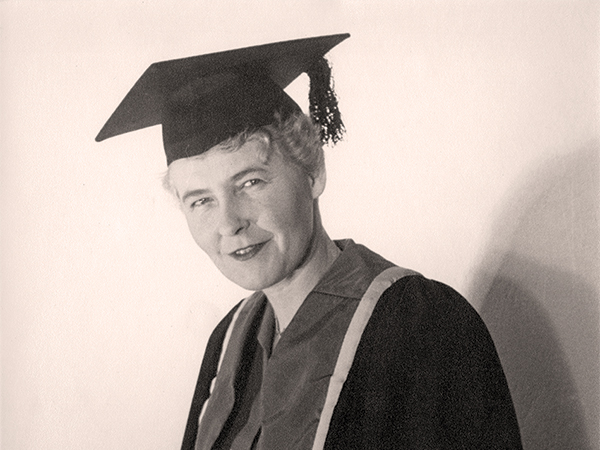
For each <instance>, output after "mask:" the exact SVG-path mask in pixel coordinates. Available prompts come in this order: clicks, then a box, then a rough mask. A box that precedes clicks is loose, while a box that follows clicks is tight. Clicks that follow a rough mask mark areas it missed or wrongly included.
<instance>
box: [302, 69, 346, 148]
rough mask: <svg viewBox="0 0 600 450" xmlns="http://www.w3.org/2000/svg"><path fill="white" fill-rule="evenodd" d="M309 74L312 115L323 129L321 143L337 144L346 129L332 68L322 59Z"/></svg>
mask: <svg viewBox="0 0 600 450" xmlns="http://www.w3.org/2000/svg"><path fill="white" fill-rule="evenodd" d="M307 74H308V77H309V78H310V90H309V94H308V97H309V100H310V106H309V110H310V115H311V117H312V119H313V120H314V121H315V123H316V124H317V125H319V126H320V127H321V141H322V142H323V143H328V142H331V143H333V144H336V143H337V142H338V141H340V140H341V139H342V136H343V134H344V132H345V131H346V129H345V128H344V123H343V122H342V116H341V114H340V110H339V109H338V101H337V97H336V96H335V92H334V90H333V78H332V77H331V67H330V66H329V63H328V62H327V60H326V59H325V58H320V59H319V60H318V61H317V62H316V63H315V64H313V65H312V67H311V68H310V69H309V70H308V71H307Z"/></svg>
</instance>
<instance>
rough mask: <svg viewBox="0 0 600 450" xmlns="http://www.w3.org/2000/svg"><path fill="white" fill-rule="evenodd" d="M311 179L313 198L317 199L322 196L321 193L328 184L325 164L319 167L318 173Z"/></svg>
mask: <svg viewBox="0 0 600 450" xmlns="http://www.w3.org/2000/svg"><path fill="white" fill-rule="evenodd" d="M310 181H311V190H312V198H313V200H316V199H318V198H319V197H320V196H321V194H322V193H323V191H324V190H325V185H326V184H327V172H326V170H325V164H322V165H321V168H320V169H319V171H318V172H317V174H316V175H315V176H313V177H311V178H310Z"/></svg>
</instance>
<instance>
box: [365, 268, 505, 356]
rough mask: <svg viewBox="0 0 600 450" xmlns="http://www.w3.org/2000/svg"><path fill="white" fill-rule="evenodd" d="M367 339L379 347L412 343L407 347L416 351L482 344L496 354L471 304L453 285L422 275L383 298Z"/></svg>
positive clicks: (407, 278)
mask: <svg viewBox="0 0 600 450" xmlns="http://www.w3.org/2000/svg"><path fill="white" fill-rule="evenodd" d="M365 338H366V339H367V340H372V341H373V342H377V343H378V345H380V343H381V342H390V343H392V342H396V343H397V342H399V341H404V342H407V343H408V342H409V343H411V345H410V346H408V347H406V346H405V347H404V348H405V349H408V348H410V349H413V350H414V351H416V352H418V351H423V349H424V348H429V349H431V350H434V349H435V351H436V352H437V351H440V352H447V351H448V350H449V349H450V347H454V348H455V349H456V348H457V347H461V346H473V345H478V346H482V347H484V348H488V350H490V351H492V352H494V353H495V350H493V349H494V345H493V342H492V340H491V337H490V335H489V332H488V330H487V327H486V326H485V324H484V322H483V320H482V319H481V317H480V316H479V314H478V313H477V311H475V309H474V308H473V307H472V306H471V304H470V303H469V302H468V301H467V300H466V299H465V298H464V297H463V296H462V295H460V294H459V293H458V292H457V291H456V290H454V289H453V288H451V287H450V286H447V285H446V284H444V283H440V282H438V281H434V280H430V279H427V278H425V277H423V276H422V275H409V276H405V277H403V278H401V279H399V280H398V281H396V282H395V283H394V284H392V286H390V287H389V288H388V289H387V290H386V291H385V292H384V293H383V294H382V295H381V297H380V299H379V302H378V304H377V306H376V307H375V310H374V311H373V314H372V316H371V319H370V321H369V324H368V326H367V329H365ZM426 353H427V354H431V353H430V352H429V351H428V352H426Z"/></svg>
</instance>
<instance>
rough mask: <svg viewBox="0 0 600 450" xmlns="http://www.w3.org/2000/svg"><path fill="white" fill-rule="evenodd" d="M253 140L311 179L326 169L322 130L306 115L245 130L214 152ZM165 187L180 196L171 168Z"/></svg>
mask: <svg viewBox="0 0 600 450" xmlns="http://www.w3.org/2000/svg"><path fill="white" fill-rule="evenodd" d="M253 140H258V141H260V142H263V143H264V149H265V152H271V151H277V152H279V154H280V155H281V156H283V157H284V158H285V159H286V160H288V161H289V162H291V163H292V164H295V165H297V166H298V167H300V168H301V169H302V170H303V171H304V172H305V173H306V174H307V175H308V176H309V177H311V178H315V177H316V176H317V175H318V174H319V172H320V171H321V170H323V166H324V163H325V156H324V153H323V144H322V142H321V135H320V129H319V127H318V126H317V125H315V124H314V122H313V121H312V120H311V119H310V117H308V116H307V115H305V114H302V113H299V114H295V115H293V116H291V117H290V118H288V119H287V120H281V119H280V118H279V117H276V120H275V122H273V123H272V124H270V125H266V126H264V127H261V128H259V129H258V130H254V131H243V132H241V133H239V134H237V135H236V136H233V137H231V138H229V139H226V140H225V141H223V142H221V143H219V144H218V145H216V146H214V147H213V148H211V149H210V150H220V151H230V152H233V151H236V150H239V149H240V147H242V146H243V145H244V144H245V143H246V142H249V141H253ZM210 150H209V151H210ZM203 154H204V153H202V154H200V155H196V156H192V158H201V157H202V155H203ZM163 186H164V188H165V189H166V190H167V191H169V192H170V193H171V194H173V195H174V196H175V197H177V192H176V191H175V188H174V187H173V186H172V184H171V181H170V178H169V170H168V169H167V172H166V173H165V174H164V176H163Z"/></svg>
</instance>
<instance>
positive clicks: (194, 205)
mask: <svg viewBox="0 0 600 450" xmlns="http://www.w3.org/2000/svg"><path fill="white" fill-rule="evenodd" d="M208 202H210V198H209V197H202V198H199V199H197V200H194V201H193V202H191V203H190V205H189V208H190V209H194V208H198V207H200V206H204V205H206V204H207V203H208Z"/></svg>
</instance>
